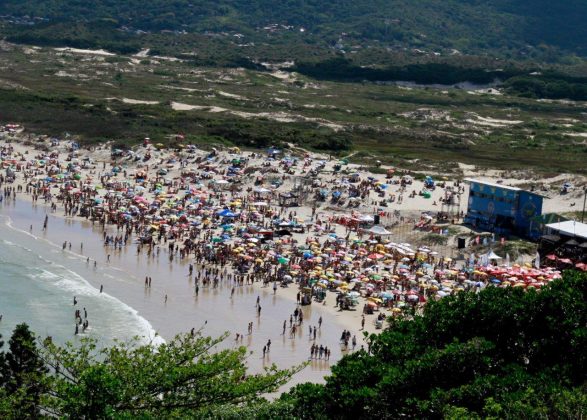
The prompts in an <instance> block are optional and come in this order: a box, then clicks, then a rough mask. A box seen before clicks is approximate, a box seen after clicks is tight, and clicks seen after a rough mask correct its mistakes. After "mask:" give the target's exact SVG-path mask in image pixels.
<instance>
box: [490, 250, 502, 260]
mask: <svg viewBox="0 0 587 420" xmlns="http://www.w3.org/2000/svg"><path fill="white" fill-rule="evenodd" d="M487 259H488V260H501V257H500V256H499V255H497V254H496V253H495V252H493V251H492V250H490V251H489V252H488V253H487Z"/></svg>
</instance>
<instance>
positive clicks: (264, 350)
mask: <svg viewBox="0 0 587 420" xmlns="http://www.w3.org/2000/svg"><path fill="white" fill-rule="evenodd" d="M265 353H267V347H266V346H263V358H265Z"/></svg>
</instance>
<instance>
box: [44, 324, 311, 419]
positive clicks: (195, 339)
mask: <svg viewBox="0 0 587 420" xmlns="http://www.w3.org/2000/svg"><path fill="white" fill-rule="evenodd" d="M224 338H226V335H225V336H223V337H220V338H217V339H212V338H209V337H202V336H201V335H200V334H194V335H190V334H187V335H178V336H177V337H176V338H175V339H174V340H172V341H170V342H169V343H166V344H162V345H160V346H158V347H157V346H154V345H152V344H146V345H145V344H139V343H138V341H136V340H135V341H132V342H131V343H127V344H125V343H117V344H116V345H114V346H112V347H110V348H106V349H102V350H99V351H97V350H96V342H95V341H94V340H91V339H87V338H86V339H83V340H82V342H81V344H79V345H73V344H68V345H66V346H65V347H59V346H56V345H54V344H53V343H52V342H50V341H46V342H45V343H44V345H43V348H42V350H41V353H42V357H43V358H44V360H45V362H46V363H47V364H48V365H49V366H51V367H52V374H51V376H52V378H51V379H52V381H51V392H50V393H48V394H47V398H46V400H45V405H44V409H45V410H46V411H47V412H48V413H51V414H53V415H56V416H58V417H72V418H112V417H117V418H118V417H145V418H148V417H161V416H164V417H173V416H177V417H189V418H210V417H214V416H219V415H220V413H224V414H222V416H223V417H228V415H227V414H226V413H229V412H230V413H233V414H235V413H236V412H238V410H239V409H241V408H242V409H243V410H244V409H245V408H247V409H250V408H251V407H254V406H256V405H259V406H263V405H264V404H266V401H265V400H264V399H263V398H262V395H263V394H266V393H268V392H273V391H275V390H277V388H278V387H279V386H280V385H282V384H284V383H285V382H286V381H287V380H288V379H289V378H290V377H291V375H293V374H294V373H295V372H297V371H298V370H299V369H301V366H300V367H297V368H294V369H291V370H277V368H276V367H275V366H272V367H271V368H267V369H266V371H265V372H264V373H263V374H256V375H249V374H247V367H246V357H247V350H246V348H245V347H239V348H237V349H227V350H221V351H218V352H212V350H213V349H214V348H215V347H216V346H217V345H218V344H220V343H221V342H222V341H223V340H224Z"/></svg>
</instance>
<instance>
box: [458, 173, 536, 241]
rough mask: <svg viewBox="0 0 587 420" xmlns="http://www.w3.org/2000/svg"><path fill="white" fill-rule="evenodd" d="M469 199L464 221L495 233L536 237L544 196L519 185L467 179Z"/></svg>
mask: <svg viewBox="0 0 587 420" xmlns="http://www.w3.org/2000/svg"><path fill="white" fill-rule="evenodd" d="M465 181H466V182H468V183H469V201H468V205H467V215H466V216H465V223H467V224H470V225H472V226H474V227H476V228H479V229H483V230H487V231H490V232H495V233H497V234H503V235H507V234H516V235H520V236H524V237H530V238H533V239H537V238H539V237H540V235H541V233H542V232H541V230H540V228H541V226H540V224H539V223H536V217H537V216H540V215H541V214H542V201H543V197H542V196H541V195H539V194H536V193H534V192H531V191H525V190H522V189H521V188H516V187H509V186H505V185H500V184H494V183H491V182H485V181H479V180H475V179H466V180H465Z"/></svg>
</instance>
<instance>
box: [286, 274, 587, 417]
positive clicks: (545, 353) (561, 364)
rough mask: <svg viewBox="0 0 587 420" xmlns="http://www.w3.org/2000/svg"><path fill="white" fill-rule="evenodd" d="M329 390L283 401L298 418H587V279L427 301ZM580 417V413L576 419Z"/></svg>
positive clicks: (347, 365)
mask: <svg viewBox="0 0 587 420" xmlns="http://www.w3.org/2000/svg"><path fill="white" fill-rule="evenodd" d="M368 340H369V344H370V346H369V348H370V351H369V352H365V351H359V352H356V353H353V354H351V355H349V356H346V357H344V358H343V359H342V360H341V361H340V362H339V363H338V364H337V365H335V366H334V367H333V368H332V375H331V376H330V377H327V379H326V384H325V385H315V386H313V387H308V386H307V385H299V386H297V387H295V388H294V389H293V390H292V391H290V392H289V393H287V394H284V395H283V396H282V397H281V399H280V400H281V402H282V403H285V404H290V405H291V406H292V411H293V413H294V415H295V416H296V417H299V418H305V417H311V414H309V413H318V418H320V415H322V413H328V418H351V417H357V418H366V417H375V418H400V417H409V418H442V417H448V418H452V419H457V418H459V419H460V418H522V417H523V418H575V417H577V413H582V412H585V411H586V410H587V393H586V389H587V382H586V380H585V378H587V355H586V353H585V348H587V273H578V272H573V271H568V272H565V273H564V276H563V279H562V280H557V281H554V282H551V283H550V284H549V285H547V286H545V287H543V288H542V289H541V290H539V291H537V290H533V289H530V290H527V291H524V290H520V289H519V288H496V287H488V288H487V289H485V290H484V291H482V292H481V293H478V294H476V293H465V292H463V293H458V294H456V295H451V296H448V297H446V298H443V299H441V300H440V301H438V302H430V303H429V304H428V305H427V307H426V308H425V310H424V313H423V315H421V316H415V317H414V318H413V319H412V320H407V319H395V320H392V321H390V327H389V329H388V330H386V331H384V332H383V333H381V334H379V335H371V336H369V337H368ZM578 417H580V415H579V416H578Z"/></svg>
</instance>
